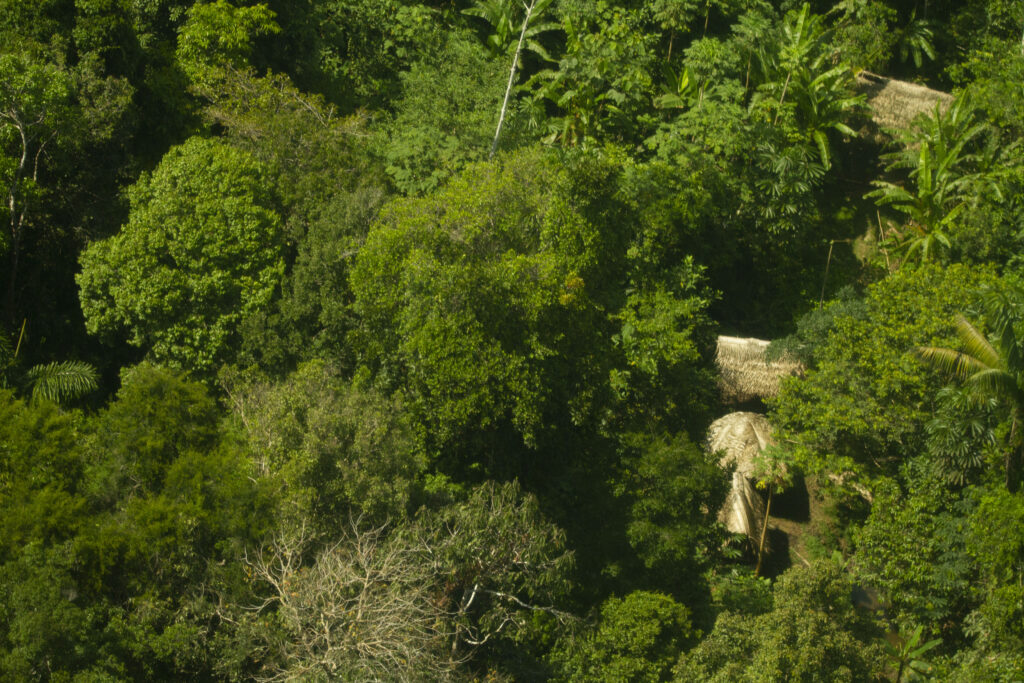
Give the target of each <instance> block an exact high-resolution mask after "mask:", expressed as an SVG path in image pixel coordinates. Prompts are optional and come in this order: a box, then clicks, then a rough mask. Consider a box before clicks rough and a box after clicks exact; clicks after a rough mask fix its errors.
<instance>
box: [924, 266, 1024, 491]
mask: <svg viewBox="0 0 1024 683" xmlns="http://www.w3.org/2000/svg"><path fill="white" fill-rule="evenodd" d="M1022 302H1024V289H1021V288H1020V287H1019V286H1017V287H1013V288H1011V291H1010V292H995V291H992V292H990V293H989V294H988V296H987V297H986V309H987V311H986V316H985V317H986V318H987V322H988V323H989V327H990V328H991V329H992V337H991V339H990V338H989V337H987V336H986V335H985V334H984V333H983V332H982V331H981V330H979V329H978V328H977V327H975V326H974V325H972V324H971V323H970V322H968V321H967V319H966V318H964V317H963V316H962V315H961V316H957V321H956V331H957V336H958V337H960V342H961V344H962V346H963V350H962V351H956V350H954V349H945V348H936V347H922V348H919V349H918V353H919V354H920V356H921V357H922V358H923V359H924V360H925V361H927V362H929V363H931V364H932V365H934V366H936V367H938V368H941V369H943V370H945V371H947V372H949V373H951V374H953V375H954V376H955V377H957V378H958V379H960V380H961V381H963V382H964V384H965V385H966V386H968V387H971V388H973V389H975V390H977V391H979V392H981V393H982V394H985V395H988V396H992V397H994V398H997V399H998V400H999V401H1001V402H1002V403H1003V405H1004V406H1005V407H1006V408H1007V409H1008V410H1009V412H1010V420H1011V422H1010V435H1009V438H1008V443H1007V444H1006V456H1005V467H1006V488H1007V490H1009V491H1010V492H1011V493H1012V492H1015V491H1016V490H1017V489H1018V487H1019V486H1020V477H1021V466H1022V464H1024V438H1022V434H1021V429H1022V424H1024V339H1022V338H1021V337H1020V336H1018V334H1017V330H1016V329H1015V325H1014V323H1015V322H1017V321H1018V320H1020V319H1021V316H1020V308H1021V306H1022Z"/></svg>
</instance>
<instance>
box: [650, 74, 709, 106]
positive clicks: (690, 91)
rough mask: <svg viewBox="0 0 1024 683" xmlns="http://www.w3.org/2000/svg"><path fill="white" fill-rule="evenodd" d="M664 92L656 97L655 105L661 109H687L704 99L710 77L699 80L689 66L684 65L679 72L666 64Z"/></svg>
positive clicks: (662, 87)
mask: <svg viewBox="0 0 1024 683" xmlns="http://www.w3.org/2000/svg"><path fill="white" fill-rule="evenodd" d="M662 72H663V84H662V86H661V89H662V94H661V95H659V96H658V97H656V98H654V106H655V107H657V108H659V109H686V108H687V107H689V106H690V105H691V104H693V103H694V102H698V103H699V102H700V101H701V99H703V94H704V90H705V88H707V86H708V82H709V79H706V78H705V79H704V80H699V79H698V78H697V77H696V76H695V75H694V74H693V72H692V71H690V68H689V67H683V70H682V71H680V72H679V73H676V71H675V70H674V69H673V68H672V67H671V66H669V65H668V64H666V65H665V66H664V67H662Z"/></svg>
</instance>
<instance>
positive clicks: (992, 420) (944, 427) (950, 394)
mask: <svg viewBox="0 0 1024 683" xmlns="http://www.w3.org/2000/svg"><path fill="white" fill-rule="evenodd" d="M936 399H937V400H936V404H937V405H936V410H935V417H934V418H933V419H932V420H931V421H929V422H928V424H927V425H926V426H925V431H926V432H927V434H928V442H927V448H928V454H929V456H930V457H932V458H934V466H935V469H936V472H937V473H938V474H939V475H940V476H941V477H943V478H944V479H945V480H946V481H948V482H949V483H951V484H954V485H957V486H963V485H965V484H967V483H968V482H970V481H976V480H978V479H979V478H980V475H981V474H983V472H984V470H985V469H986V466H989V467H988V468H991V466H990V465H989V463H990V462H991V461H994V460H996V459H997V456H998V452H997V448H996V446H997V444H998V437H997V435H996V431H997V427H998V423H999V404H998V401H997V400H996V399H995V397H991V396H980V395H979V394H978V393H977V392H975V391H971V390H970V389H963V388H959V387H952V386H950V387H944V388H942V389H941V390H940V391H939V393H938V395H937V396H936Z"/></svg>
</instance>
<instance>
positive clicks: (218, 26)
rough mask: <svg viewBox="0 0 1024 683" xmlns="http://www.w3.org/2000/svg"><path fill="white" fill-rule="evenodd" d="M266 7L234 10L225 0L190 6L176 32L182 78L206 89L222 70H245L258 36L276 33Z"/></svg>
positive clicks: (272, 19) (270, 14) (278, 28)
mask: <svg viewBox="0 0 1024 683" xmlns="http://www.w3.org/2000/svg"><path fill="white" fill-rule="evenodd" d="M280 30H281V29H280V27H278V25H277V24H276V23H274V13H273V12H272V11H271V10H270V9H268V8H267V6H266V5H263V4H259V5H254V6H252V7H235V6H233V5H231V4H230V3H229V2H227V0H217V1H216V2H211V3H202V4H195V5H193V6H192V7H191V8H190V9H189V11H188V20H187V21H186V22H185V24H184V25H183V26H182V27H181V29H180V30H179V33H178V49H177V53H176V57H177V61H178V64H179V66H180V67H181V69H182V71H184V72H185V75H186V76H188V78H189V79H190V80H191V81H192V82H193V83H195V84H196V85H198V86H206V85H209V83H210V82H211V81H213V80H216V79H217V78H219V77H220V76H221V74H222V73H223V71H225V70H235V71H238V70H242V69H245V68H246V66H247V64H248V60H249V57H250V55H251V53H252V50H253V42H254V40H255V38H257V37H258V36H260V35H265V34H269V33H276V32H278V31H280Z"/></svg>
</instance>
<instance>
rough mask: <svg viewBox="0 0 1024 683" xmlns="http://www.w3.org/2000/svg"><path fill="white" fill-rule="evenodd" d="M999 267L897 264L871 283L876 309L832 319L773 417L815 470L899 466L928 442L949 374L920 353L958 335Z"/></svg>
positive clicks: (803, 462) (795, 456)
mask: <svg viewBox="0 0 1024 683" xmlns="http://www.w3.org/2000/svg"><path fill="white" fill-rule="evenodd" d="M992 282H994V276H993V275H992V273H991V271H985V270H982V269H971V268H968V267H966V266H950V267H949V268H946V269H942V268H939V267H938V266H927V267H920V268H918V269H916V270H904V271H900V272H898V273H894V274H893V275H891V276H890V277H889V278H887V279H886V280H883V281H882V282H879V283H878V284H876V285H873V286H872V287H871V288H869V289H868V291H867V293H866V297H865V306H866V310H864V311H862V312H861V311H857V310H856V309H854V310H852V311H851V312H850V313H848V314H845V315H842V316H838V317H836V318H835V320H834V321H833V323H832V326H831V328H830V331H829V332H828V338H827V341H826V342H825V344H824V345H823V346H822V347H819V350H818V351H817V352H816V358H817V368H814V369H810V370H808V372H807V373H806V375H805V376H804V377H803V378H800V379H791V380H787V381H786V382H784V384H783V388H782V392H781V393H780V394H779V396H778V397H776V398H774V399H772V401H771V407H772V413H771V419H772V424H774V425H776V428H777V429H778V430H779V436H778V438H779V443H781V444H784V445H785V449H786V451H787V452H788V454H789V457H790V458H792V460H793V462H795V463H798V464H799V465H800V466H801V467H803V468H805V471H808V472H819V473H820V472H831V473H834V474H837V475H839V474H843V473H846V472H849V473H851V474H856V476H858V477H868V478H870V477H874V476H877V475H880V474H894V473H895V472H896V470H897V468H898V465H899V463H900V462H902V461H903V459H904V458H905V457H906V454H907V453H915V452H920V450H922V449H923V446H924V437H925V425H926V424H927V423H928V421H929V419H930V418H931V405H932V401H933V400H934V397H935V396H936V394H937V392H938V390H939V388H940V387H941V383H942V378H941V377H940V376H938V375H937V374H936V373H934V372H931V371H930V370H929V369H928V368H926V367H925V366H924V365H923V364H922V363H921V362H920V361H919V360H918V358H917V357H916V349H917V347H918V346H919V345H921V344H922V343H929V342H928V341H926V340H932V343H936V342H937V345H944V344H946V343H948V342H947V341H939V340H948V341H949V342H951V341H952V339H953V338H954V337H953V329H952V322H953V316H954V314H955V313H957V312H958V311H960V310H963V308H964V307H965V305H966V306H969V305H970V302H971V300H972V299H974V298H976V297H977V294H976V292H977V291H978V290H979V289H980V287H981V286H982V285H983V284H989V283H992Z"/></svg>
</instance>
